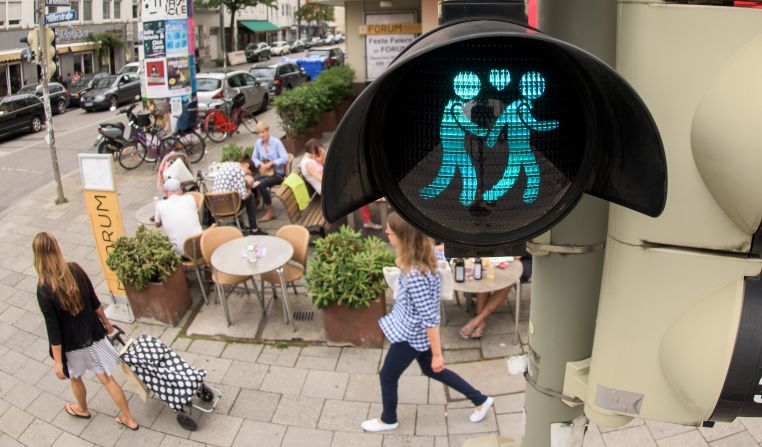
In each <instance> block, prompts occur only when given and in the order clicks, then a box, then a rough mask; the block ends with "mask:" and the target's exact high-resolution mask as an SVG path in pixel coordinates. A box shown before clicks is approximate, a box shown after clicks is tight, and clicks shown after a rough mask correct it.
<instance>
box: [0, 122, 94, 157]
mask: <svg viewBox="0 0 762 447" xmlns="http://www.w3.org/2000/svg"><path fill="white" fill-rule="evenodd" d="M100 119H102V118H100ZM100 119H99V120H98V121H93V122H92V123H89V124H85V125H84V126H81V127H77V128H76V129H72V130H67V131H66V132H61V133H58V132H56V135H55V136H56V138H59V137H63V136H66V135H69V134H70V133H74V132H79V131H80V130H82V129H87V128H88V127H90V126H93V125H96V124H98V123H99V122H100ZM45 132H46V133H45V135H47V131H45ZM38 144H47V142H46V141H45V137H43V139H42V140H40V141H35V142H34V143H29V144H27V145H26V146H23V147H20V148H18V149H15V150H12V151H10V152H0V158H2V157H7V156H8V155H13V154H15V153H16V152H21V151H23V150H25V149H29V148H30V147H32V146H36V145H38Z"/></svg>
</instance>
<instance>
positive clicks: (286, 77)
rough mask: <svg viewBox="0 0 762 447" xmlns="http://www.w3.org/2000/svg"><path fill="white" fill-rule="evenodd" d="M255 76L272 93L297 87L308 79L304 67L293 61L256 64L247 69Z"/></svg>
mask: <svg viewBox="0 0 762 447" xmlns="http://www.w3.org/2000/svg"><path fill="white" fill-rule="evenodd" d="M249 73H251V74H252V75H253V76H254V77H255V78H257V79H258V80H259V81H260V82H261V83H262V84H263V85H266V86H267V88H268V89H269V90H270V93H272V94H273V95H280V94H281V92H283V91H284V90H290V89H292V88H294V87H298V86H300V85H302V84H304V83H305V82H307V81H309V80H310V76H309V75H308V74H307V72H305V71H304V69H303V68H302V67H300V66H298V65H296V64H294V63H293V62H278V63H276V64H257V65H255V66H253V67H251V68H250V69H249Z"/></svg>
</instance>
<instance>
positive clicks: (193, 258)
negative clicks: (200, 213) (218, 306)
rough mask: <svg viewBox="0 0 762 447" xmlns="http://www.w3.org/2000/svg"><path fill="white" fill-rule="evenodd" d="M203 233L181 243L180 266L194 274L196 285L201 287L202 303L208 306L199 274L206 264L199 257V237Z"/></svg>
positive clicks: (202, 258) (202, 281)
mask: <svg viewBox="0 0 762 447" xmlns="http://www.w3.org/2000/svg"><path fill="white" fill-rule="evenodd" d="M202 234H204V233H198V234H194V235H193V236H189V237H188V238H186V239H185V242H184V243H183V252H185V256H184V257H183V260H182V263H181V265H182V266H183V268H186V269H193V270H194V271H195V272H196V279H198V285H199V287H201V296H202V297H203V298H204V303H206V304H209V298H208V297H207V296H206V282H205V281H204V279H203V276H202V274H201V272H202V270H203V269H204V266H205V265H206V263H205V262H204V257H203V256H201V235H202Z"/></svg>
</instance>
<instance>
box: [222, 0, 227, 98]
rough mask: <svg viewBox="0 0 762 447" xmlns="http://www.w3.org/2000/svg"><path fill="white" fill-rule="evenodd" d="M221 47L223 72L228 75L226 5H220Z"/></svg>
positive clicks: (223, 92)
mask: <svg viewBox="0 0 762 447" xmlns="http://www.w3.org/2000/svg"><path fill="white" fill-rule="evenodd" d="M220 48H221V49H222V73H224V74H225V77H227V74H228V49H227V48H228V45H227V43H226V42H225V7H224V6H222V5H220ZM222 95H223V96H225V89H224V88H223V89H222Z"/></svg>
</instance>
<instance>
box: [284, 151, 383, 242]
mask: <svg viewBox="0 0 762 447" xmlns="http://www.w3.org/2000/svg"><path fill="white" fill-rule="evenodd" d="M325 154H326V150H325V148H324V147H323V145H322V144H320V141H318V140H316V139H314V138H311V139H309V140H307V143H305V145H304V156H303V157H302V161H301V162H300V163H299V169H300V170H301V171H302V177H304V179H305V180H307V183H309V184H310V186H312V188H313V189H314V190H315V192H316V193H318V194H321V191H322V187H321V184H322V182H323V163H324V162H325ZM360 214H361V215H362V222H363V224H362V225H363V227H365V228H369V229H372V230H380V229H381V225H379V224H377V223H375V222H373V221H372V220H371V216H370V207H369V206H368V205H365V206H363V207H362V208H360Z"/></svg>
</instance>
